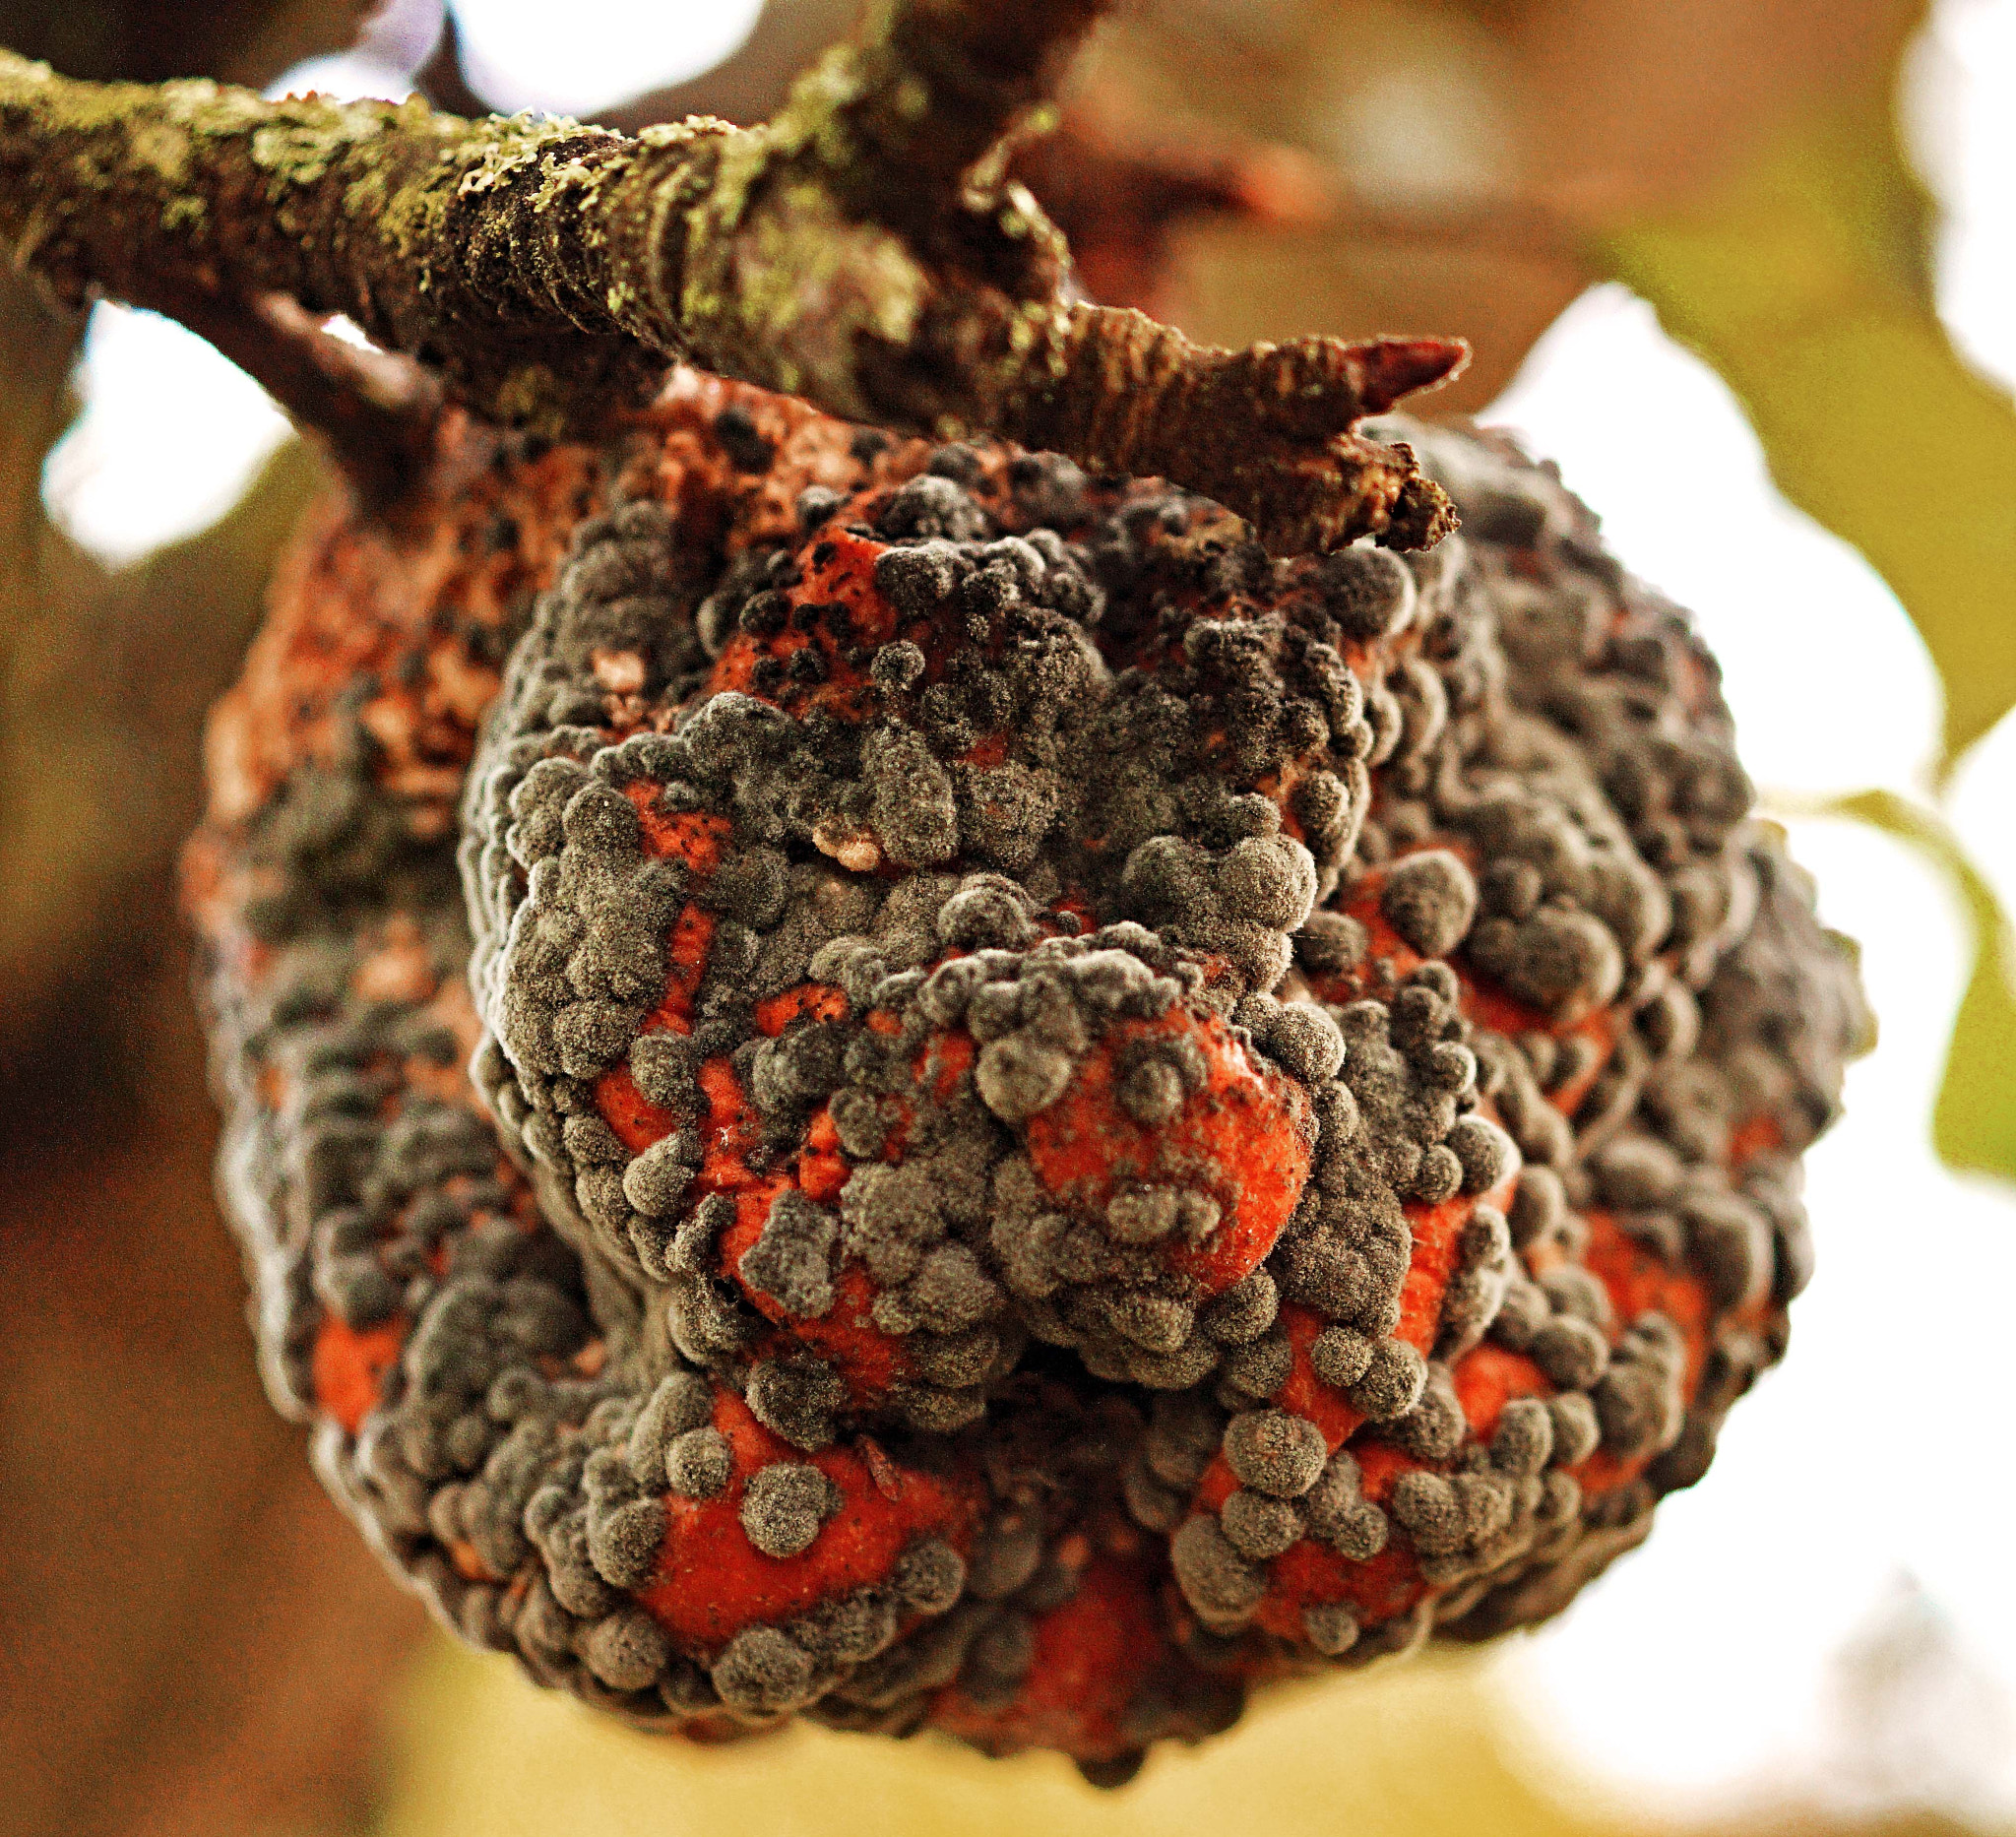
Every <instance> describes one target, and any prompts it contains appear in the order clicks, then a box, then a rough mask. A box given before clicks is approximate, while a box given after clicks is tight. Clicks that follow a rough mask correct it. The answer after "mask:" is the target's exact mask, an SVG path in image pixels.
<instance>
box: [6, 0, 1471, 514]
mask: <svg viewBox="0 0 2016 1837" xmlns="http://www.w3.org/2000/svg"><path fill="white" fill-rule="evenodd" d="M1103 5H1104V0H994V3H992V4H980V3H979V0H896V3H895V4H893V5H891V6H889V7H887V8H885V9H883V10H882V11H880V12H879V13H878V14H877V16H876V18H875V20H874V22H873V23H872V24H871V25H870V27H869V28H868V29H867V30H866V31H865V32H863V34H862V35H861V36H860V37H858V38H856V39H854V40H852V41H851V42H850V43H848V44H846V45H843V46H840V47H838V48H836V49H835V50H834V51H832V52H830V53H829V54H828V55H827V57H826V58H825V59H824V60H823V61H822V62H821V63H820V64H819V65H818V66H817V67H816V68H815V69H814V70H813V71H811V72H809V73H808V74H807V75H806V76H805V77H804V78H803V79H801V80H800V82H799V83H798V85H797V86H796V88H795V89H794V90H793V91H792V93H791V95H790V97H789V99H788V101H787V102H786V104H785V106H784V108H783V109H782V110H781V111H780V112H779V113H778V115H777V116H776V117H775V118H774V119H773V120H772V121H770V122H769V123H768V124H766V125H765V126H763V127H761V128H757V129H750V130H739V129H734V128H730V127H728V126H727V125H726V124H725V123H722V122H719V121H712V120H705V119H696V120H690V121H688V122H685V123H683V124H680V125H678V126H675V127H668V128H660V129H655V130H650V131H647V132H646V133H645V134H643V135H642V136H640V137H639V138H637V139H635V140H631V139H626V138H625V137H623V136H621V135H617V134H613V133H610V132H608V131H606V130H599V129H588V128H582V127H579V126H577V125H576V124H573V123H566V122H546V121H537V122H535V121H531V120H528V119H516V120H511V121H500V120H496V119H492V120H489V121H486V122H467V121H462V120H459V119H456V118H454V117H450V116H443V115H436V114H433V113H431V112H430V111H428V110H427V109H426V108H425V107H424V106H423V105H420V104H405V105H401V106H391V105H388V104H384V103H377V102H356V103H333V102H328V101H324V100H321V99H319V98H310V99H308V100H291V99H290V100H286V101H282V102H277V103H267V102H262V101H260V100H259V99H258V98H256V97H253V96H251V95H246V94H243V93H241V92H232V91H221V90H218V89H215V88H213V87H209V86H190V85H169V86H166V87H165V88H163V89H161V90H159V91H147V90H141V89H137V88H133V87H130V86H127V87H108V88H98V87H94V86H84V85H77V84H72V83H68V82H65V81H64V80H62V79H59V78H56V77H54V76H52V75H51V74H50V73H49V72H47V71H46V70H41V69H37V68H35V67H32V66H29V65H26V64H23V63H21V62H20V61H19V60H8V61H6V62H4V63H0V234H5V235H6V236H7V237H8V238H9V239H11V240H12V241H14V243H15V244H16V247H17V252H18V257H19V259H21V260H23V261H24V262H26V263H27V264H29V265H30V266H31V267H32V269H33V270H34V271H35V272H37V273H38V274H40V275H41V276H43V277H44V278H45V279H47V280H48V281H49V282H50V283H51V284H52V285H55V286H56V287H57V289H58V290H59V291H60V292H62V293H64V294H65V295H67V296H70V297H82V296H83V295H84V294H85V293H87V292H88V290H89V289H90V288H91V287H93V286H99V287H103V288H105V289H107V290H109V291H112V292H114V293H118V294H120V295H122V296H124V297H127V298H131V299H135V300H139V301H142V302H150V303H151V302H153V301H156V300H160V301H162V302H163V303H165V304H167V306H168V308H169V310H171V311H172V310H174V308H175V304H176V297H175V296H178V295H185V294H187V293H188V292H189V291H191V290H194V291H195V292H196V293H197V294H198V295H199V297H200V296H204V295H209V294H215V293H220V292H221V293H223V294H226V295H230V296H236V297H251V296H258V295H262V294H266V293H270V292H279V293H284V294H286V295H288V296H290V297H292V298H293V299H294V300H296V301H297V302H298V303H299V304H300V305H301V306H302V307H303V308H304V309H305V310H307V311H308V312H309V313H311V314H326V313H330V312H347V313H348V314H349V315H350V316H351V317H353V318H354V319H356V320H357V322H358V323H359V324H360V325H361V326H362V327H363V328H364V330H365V331H366V332H367V333H368V334H369V335H370V336H371V337H373V338H374V339H375V340H377V342H378V343H380V344H381V345H384V346H386V347H387V348H394V349H399V350H405V351H410V352H412V353H414V354H416V355H418V356H421V357H422V358H424V359H426V360H427V361H428V362H429V363H431V364H432V365H433V366H435V367H436V368H437V369H439V370H440V371H441V372H442V374H443V376H444V379H445V380H446V382H447V384H448V386H449V387H450V389H451V390H452V391H453V392H454V393H457V394H459V395H460V396H462V397H463V398H464V399H466V400H469V401H472V402H473V403H474V404H475V405H476V406H477V407H478V408H479V409H480V410H481V411H482V412H486V413H489V414H492V415H496V416H500V417H504V418H509V419H514V420H519V421H525V422H529V423H531V424H534V425H543V426H546V427H548V428H549V429H552V430H556V431H557V430H558V429H560V428H562V427H566V426H578V425H581V424H584V423H588V424H594V423H596V422H598V421H600V420H603V419H605V418H606V416H607V415H608V414H609V413H610V412H612V411H613V410H616V409H618V408H620V407H621V406H622V405H625V404H627V403H630V402H634V401H636V400H638V399H639V398H640V396H641V395H642V394H643V393H644V392H645V391H646V390H648V389H649V388H650V387H651V385H652V384H653V383H654V382H655V381H656V379H657V377H658V375H659V374H660V372H661V369H662V364H663V362H664V360H665V359H667V358H669V357H673V356H682V357H686V358H689V359H691V360H693V361H696V362H698V363H700V364H702V365H704V366H706V367H708V368H712V369H716V370H719V371H722V372H724V373H725V374H729V375H734V376H739V377H743V378H745V379H747V380H750V381H753V382H756V383H759V384H762V385H765V386H767V387H771V388H777V389H782V390H786V391H789V392H792V393H797V394H802V395H804V396H806V397H808V398H809V399H811V400H812V401H814V402H815V403H817V404H819V405H820V406H821V407H824V408H826V409H828V410H829V411H831V412H838V413H841V414H845V415H849V416H851V417H854V418H858V419H865V420H873V421H878V422H882V423H885V424H889V425H893V426H897V427H902V428H909V429H915V430H918V431H926V432H931V433H934V434H938V435H948V434H956V433H959V432H962V431H968V430H982V429H984V430H991V431H994V432H998V433H1001V434H1004V435H1006V436H1008V437H1010V438H1015V439H1020V440H1022V441H1024V442H1025V443H1027V444H1031V445H1042V446H1050V447H1054V448H1056V449H1057V450H1059V451H1062V452H1065V453H1067V454H1069V455H1071V456H1072V457H1074V458H1076V459H1078V460H1080V461H1081V462H1083V463H1085V464H1087V465H1091V466H1096V467H1099V468H1101V469H1103V470H1113V471H1128V472H1142V473H1161V474H1164V475H1167V476H1169V477H1170V478H1172V479H1173V480H1175V481H1176V482H1178V483H1181V484H1187V485H1190V486H1192V487H1194V488H1196V489H1200V490H1203V491H1206V492H1209V493H1211V494H1213V495H1216V496H1219V497H1221V498H1223V499H1224V500H1225V501H1226V502H1228V503H1229V504H1230V505H1231V507H1232V508H1234V509H1235V510H1238V511H1239V512H1241V513H1242V514H1244V515H1245V516H1247V517H1248V518H1249V519H1250V520H1251V521H1252V522H1253V523H1254V524H1255V526H1256V528H1257V529H1258V531H1259V533H1260V534H1261V536H1262V537H1263V538H1264V539H1266V540H1267V541H1268V542H1269V543H1270V544H1271V545H1273V546H1275V547H1277V548H1282V549H1294V548H1303V547H1325V548H1327V547H1331V546H1334V545H1336V544H1338V543H1340V542H1344V541H1349V540H1351V539H1353V538H1356V537H1358V536H1362V535H1367V534H1370V535H1374V536H1377V537H1379V538H1381V539H1384V540H1388V541H1392V542H1395V543H1397V544H1400V545H1405V546H1418V545H1423V544H1425V543H1427V542H1430V541H1432V540H1433V539H1435V538H1436V537H1437V536H1438V535H1439V534H1441V532H1442V531H1443V530H1444V529H1445V528H1447V527H1448V524H1449V513H1448V507H1447V504H1446V501H1445V500H1444V499H1443V498H1442V497H1441V494H1440V493H1439V492H1438V491H1437V490H1436V489H1435V488H1434V487H1433V486H1432V485H1431V484H1429V483H1428V482H1427V481H1426V480H1425V479H1423V478H1421V477H1420V475H1418V473H1417V472H1416V471H1415V469H1414V466H1413V460H1412V456H1411V455H1409V454H1406V453H1405V452H1404V451H1401V450H1396V449H1388V448H1383V447H1380V446H1377V445H1375V444H1373V443H1371V442H1368V441H1363V440H1357V439H1355V438H1353V437H1351V435H1350V434H1349V432H1348V429H1349V427H1350V425H1351V424H1352V422H1353V421H1354V420H1355V419H1356V418H1357V417H1359V416H1360V415H1362V414H1364V413H1367V412H1378V411H1379V410H1381V409H1383V408H1384V407H1386V406H1388V404H1389V403H1390V402H1391V401H1392V399H1393V397H1394V395H1395V394H1397V393H1399V392H1401V391H1404V390H1406V389H1413V388H1419V387H1422V386H1424V385H1425V384H1427V383H1430V382H1433V381H1435V380H1437V379H1438V378H1439V377H1441V376H1443V375H1446V374H1447V373H1448V372H1449V371H1450V370H1451V369H1453V368H1454V367H1455V366H1456V365H1457V364H1458V363H1459V362H1460V361H1461V357H1462V348H1461V347H1460V346H1457V345H1454V344H1449V343H1445V342H1442V341H1431V340H1402V341H1375V342H1373V343H1371V344H1368V345H1364V346H1357V347H1352V346H1346V345H1343V344H1342V343H1340V342H1338V341H1335V340H1308V341H1302V342H1299V343H1298V344H1296V345H1293V346H1290V347H1285V348H1280V349H1275V348H1264V347H1263V348H1255V349H1252V350H1249V351H1246V352H1239V353H1231V352H1225V351H1219V350H1214V349H1211V348H1202V347H1197V346H1194V345H1191V344H1190V343H1189V342H1188V341H1187V340H1184V339H1183V338H1182V337H1181V336H1180V335H1179V334H1177V333H1174V332H1172V331H1170V330H1168V329H1167V328H1166V327H1160V326H1155V325H1153V324H1152V323H1151V322H1147V321H1143V320H1141V319H1140V318H1139V317H1138V315H1127V314H1121V313H1113V312H1108V311H1104V310H1103V309H1100V308H1094V307H1087V306H1082V305H1071V304H1069V303H1067V301H1066V299H1065V298H1064V295H1063V291H1062V287H1063V283H1064V280H1065V276H1066V274H1067V272H1068V270H1067V259H1068V258H1067V253H1066V250H1065V248H1064V245H1063V243H1062V239H1061V238H1060V237H1059V236H1058V235H1057V234H1056V232H1055V230H1054V229H1053V228H1052V227H1051V225H1050V224H1049V223H1048V222H1047V220H1045V219H1044V218H1043V217H1042V215H1041V212H1040V210H1039V209H1038V208H1037V206H1036V205H1035V203H1034V201H1033V200H1032V199H1031V198H1030V196H1029V194H1028V193H1027V192H1026V191H1025V190H1023V189H1022V188H1021V187H1019V186H1017V185H1014V184H1012V183H1006V182H1003V181H1001V180H999V179H998V178H995V177H993V176H991V175H990V172H989V169H988V168H989V162H987V161H985V160H983V159H982V156H983V155H986V154H987V153H988V151H989V149H991V148H993V147H994V146H995V144H996V143H997V142H998V141H999V140H1000V138H1001V136H1002V135H1003V134H1004V133H1006V132H1008V131H1009V130H1011V129H1012V128H1014V127H1015V126H1016V125H1017V124H1018V123H1020V122H1021V121H1023V120H1024V118H1025V117H1026V116H1027V115H1028V113H1029V111H1030V109H1031V108H1032V106H1033V105H1034V104H1035V103H1036V102H1037V101H1039V100H1040V98H1041V97H1042V96H1043V95H1045V94H1047V92H1048V90H1049V88H1050V87H1051V85H1052V84H1053V83H1054V81H1055V79H1056V77H1057V75H1058V72H1059V69H1060V67H1061V64H1062V62H1063V61H1064V59H1065V58H1066V57H1067V56H1068V54H1069V52H1070V51H1071V49H1072V48H1073V47H1074V46H1075V45H1076V44H1077V42H1078V41H1079V40H1080V39H1081V38H1082V37H1083V36H1084V34H1085V32H1087V31H1088V30H1089V28H1090V27H1091V25H1092V24H1093V22H1094V20H1095V19H1096V18H1097V16H1098V15H1099V13H1100V12H1101V11H1102V10H1103ZM919 98H921V99H919ZM1206 407H1208V410H1209V415H1208V417H1207V416H1206V415H1205V414H1204V413H1202V412H1200V410H1201V409H1204V408H1206Z"/></svg>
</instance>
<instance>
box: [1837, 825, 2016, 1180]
mask: <svg viewBox="0 0 2016 1837" xmlns="http://www.w3.org/2000/svg"><path fill="white" fill-rule="evenodd" d="M1829 808H1831V809H1833V810H1836V811H1838V812H1840V813H1841V814H1842V815H1844V816H1853V817H1857V818H1859V820H1860V821H1862V822H1864V823H1869V824H1872V825H1873V826H1874V827H1876V828H1877V829H1880V830H1882V831H1884V832H1885V833H1886V834H1888V835H1892V836H1896V837H1898V838H1899V839H1900V840H1902V841H1904V842H1907V843H1909V844H1910V845H1911V846H1912V847H1913V848H1914V849H1916V850H1917V851H1918V852H1919V853H1920V854H1921V855H1923V856H1924V857H1925V859H1926V860H1928V861H1930V862H1931V863H1932V865H1933V866H1934V867H1936V868H1937V869H1938V870H1939V871H1940V872H1941V873H1942V874H1944V875H1945V877H1946V878H1947V880H1948V881H1949V882H1950V883H1951V884H1952V887H1953V890H1954V892H1955V893H1956V894H1958V895H1959V897H1960V900H1961V903H1962V904H1963V905H1964V906H1965V907H1966V909H1967V917H1968V921H1969V923H1970V924H1971V925H1972V926H1973V928H1974V969H1973V971H1972V973H1971V974H1970V975H1969V977H1968V980H1967V990H1966V992H1965V993H1964V994H1963V995H1962V996H1961V998H1960V1010H1959V1012H1958V1014H1956V1015H1955V1017H1954V1021H1953V1039H1952V1043H1951V1045H1948V1047H1947V1049H1946V1069H1945V1073H1944V1075H1943V1076H1942V1077H1941V1079H1940V1081H1939V1096H1938V1101H1937V1103H1936V1104H1935V1105H1934V1107H1933V1109H1932V1144H1933V1146H1934V1147H1935V1148H1937V1150H1938V1151H1939V1158H1940V1159H1941V1160H1942V1161H1944V1162H1945V1163H1946V1164H1947V1165H1948V1166H1949V1167H1954V1168H1960V1169H1963V1170H1965V1171H1967V1172H1976V1173H1994V1174H1999V1175H2000V1176H2001V1177H2002V1178H2003V1179H2016V1084H2012V1083H2011V1079H2010V1068H2011V1067H2012V1066H2016V938H2012V937H2011V935H2010V929H2009V921H2008V919H2007V918H2005V917H2004V915H2003V913H2002V909H2001V906H2000V903H1999V902H1998V901H1997V900H1996V898H1995V892H1994V889H1993V888H1992V887H1991V886H1989V885H1988V883H1987V881H1986V879H1985V878H1984V877H1983V875H1982V872H1981V870H1980V869H1979V868H1978V867H1976V866H1975V864H1974V863H1973V862H1972V861H1970V860H1969V859H1968V858H1967V855H1966V854H1965V852H1964V851H1963V850H1962V849H1961V847H1960V844H1959V842H1958V841H1957V840H1956V839H1955V838H1954V836H1953V834H1952V832H1951V831H1950V830H1949V829H1947V827H1946V826H1945V824H1944V823H1942V822H1940V820H1939V819H1938V818H1937V817H1936V816H1934V815H1933V814H1932V813H1931V812H1930V811H1929V810H1926V809H1923V808H1922V807H1921V806H1919V805H1917V804H1914V803H1912V802H1911V801H1910V800H1909V799H1907V798H1904V797H1900V796H1898V795H1896V794H1895V793H1894V792H1886V791H1865V792H1859V793H1858V794H1857V795H1856V796H1853V797H1844V798H1842V799H1840V800H1839V802H1837V803H1835V804H1832V805H1830V806H1829Z"/></svg>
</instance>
